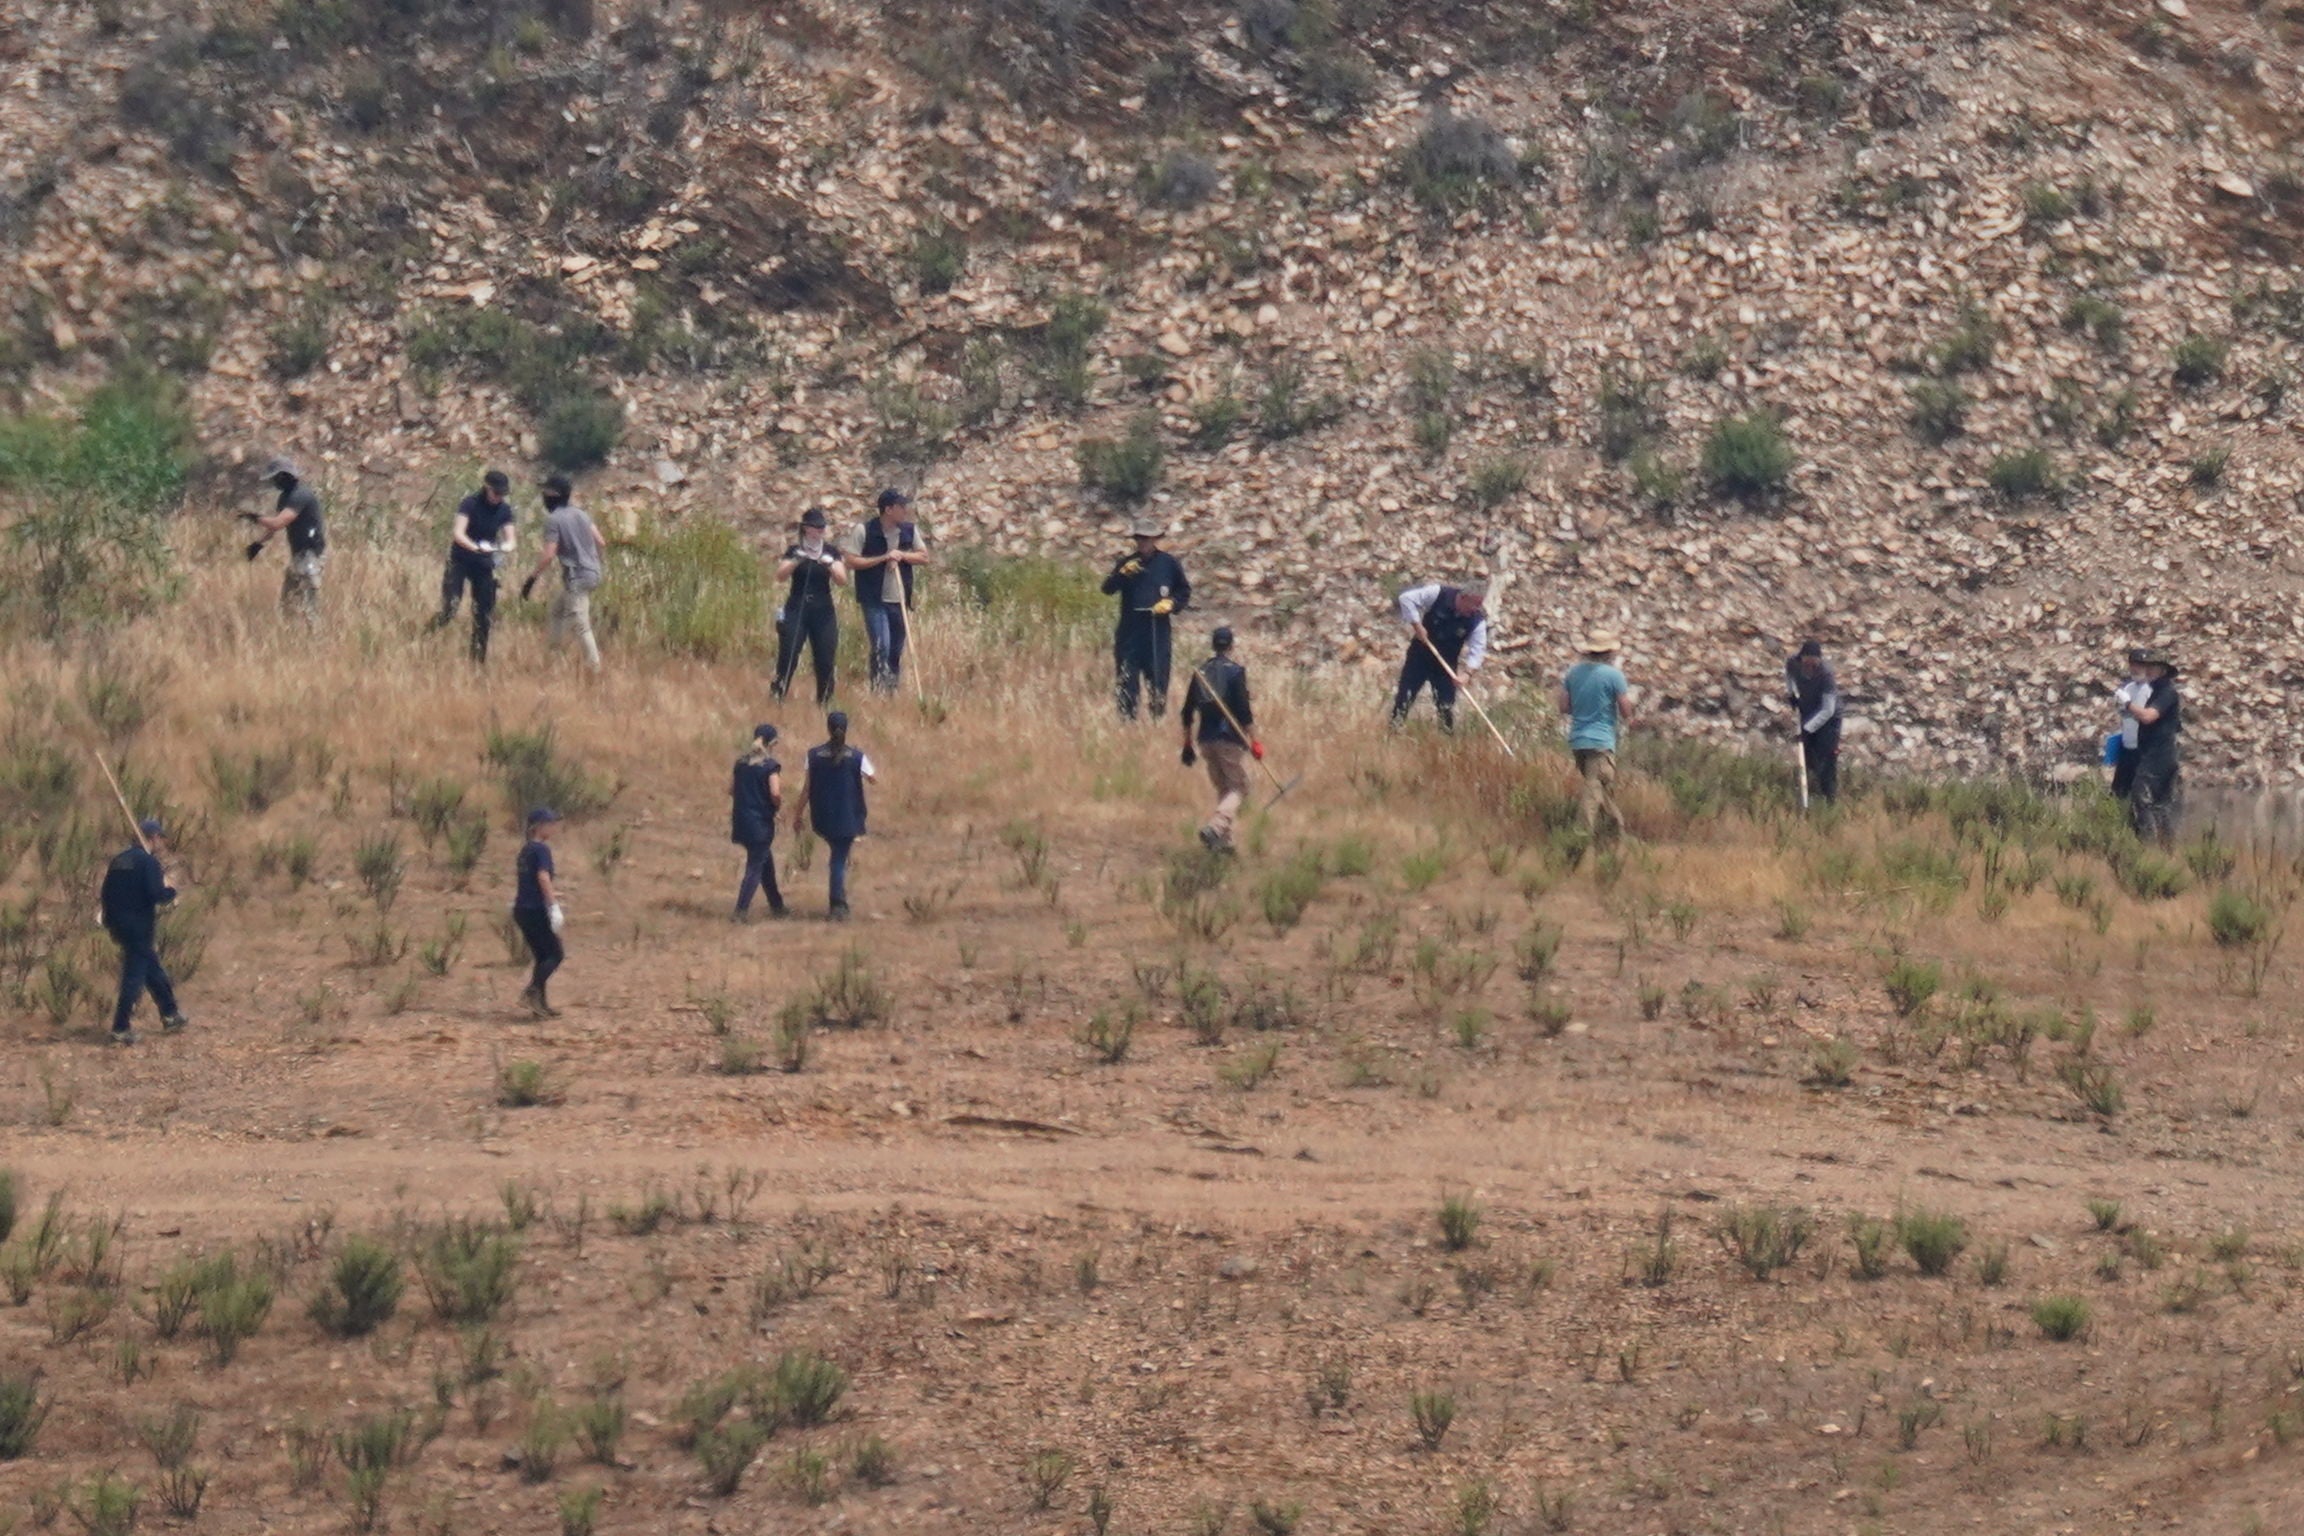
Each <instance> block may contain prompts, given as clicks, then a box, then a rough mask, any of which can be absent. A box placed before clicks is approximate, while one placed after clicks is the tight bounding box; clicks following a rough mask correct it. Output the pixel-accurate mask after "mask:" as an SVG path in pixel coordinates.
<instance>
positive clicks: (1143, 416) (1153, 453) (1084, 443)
mask: <svg viewBox="0 0 2304 1536" xmlns="http://www.w3.org/2000/svg"><path fill="white" fill-rule="evenodd" d="M1075 456H1076V457H1077V459H1078V460H1079V464H1080V483H1081V484H1082V485H1083V486H1086V487H1087V488H1088V489H1089V490H1092V491H1098V492H1101V493H1102V494H1103V495H1105V496H1106V497H1108V498H1109V499H1111V500H1113V501H1115V502H1119V503H1120V504H1122V505H1124V506H1125V505H1133V504H1134V503H1137V502H1140V501H1142V500H1144V498H1146V497H1147V496H1149V495H1151V494H1152V489H1153V487H1154V486H1156V485H1158V484H1159V483H1160V475H1161V470H1162V468H1163V466H1164V465H1165V463H1166V461H1167V456H1168V454H1167V449H1166V448H1164V447H1163V446H1162V445H1161V442H1160V418H1159V415H1158V413H1156V412H1152V411H1144V412H1140V413H1138V414H1137V415H1136V416H1135V417H1134V418H1133V419H1132V420H1130V422H1129V423H1128V433H1127V435H1126V436H1125V437H1121V438H1118V439H1114V438H1108V437H1089V438H1083V439H1081V441H1080V445H1079V447H1078V448H1077V449H1076V450H1075Z"/></svg>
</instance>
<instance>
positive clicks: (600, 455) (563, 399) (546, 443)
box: [536, 383, 624, 474]
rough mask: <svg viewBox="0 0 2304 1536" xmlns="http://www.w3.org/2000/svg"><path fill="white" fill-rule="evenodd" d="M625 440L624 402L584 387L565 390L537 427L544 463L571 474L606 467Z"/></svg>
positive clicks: (570, 387)
mask: <svg viewBox="0 0 2304 1536" xmlns="http://www.w3.org/2000/svg"><path fill="white" fill-rule="evenodd" d="M623 438H624V402H622V401H621V400H618V399H617V398H616V397H615V396H614V395H611V394H609V393H608V392H607V391H606V390H603V389H600V388H597V387H596V386H594V385H591V384H588V383H583V384H574V385H570V386H568V387H567V388H566V392H565V393H563V394H562V395H561V396H560V398H558V399H557V400H555V401H554V402H553V403H552V405H551V406H550V407H549V408H548V409H547V410H546V411H545V412H544V415H543V417H542V419H541V420H539V421H538V422H537V423H536V439H537V444H538V447H539V449H540V451H541V452H542V454H543V458H544V462H545V463H547V464H549V465H551V466H552V467H553V468H554V469H558V470H565V471H567V472H568V473H570V474H573V473H575V472H576V471H578V470H582V469H590V468H592V467H593V466H594V465H596V464H601V463H605V462H606V461H607V458H608V455H610V454H611V453H614V452H615V451H616V445H617V444H618V443H619V442H621V441H623Z"/></svg>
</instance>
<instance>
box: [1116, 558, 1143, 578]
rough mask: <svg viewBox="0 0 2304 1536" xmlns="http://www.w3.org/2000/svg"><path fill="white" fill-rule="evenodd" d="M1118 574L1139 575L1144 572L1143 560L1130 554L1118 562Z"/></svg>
mask: <svg viewBox="0 0 2304 1536" xmlns="http://www.w3.org/2000/svg"><path fill="white" fill-rule="evenodd" d="M1120 574H1121V575H1123V576H1141V575H1143V574H1144V562H1143V561H1141V560H1139V559H1137V558H1136V557H1135V556H1133V555H1131V556H1129V557H1128V558H1127V559H1125V560H1123V561H1121V562H1120Z"/></svg>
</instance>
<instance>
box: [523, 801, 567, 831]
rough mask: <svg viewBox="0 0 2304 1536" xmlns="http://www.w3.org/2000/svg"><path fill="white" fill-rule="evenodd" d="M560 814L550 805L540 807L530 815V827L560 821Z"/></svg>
mask: <svg viewBox="0 0 2304 1536" xmlns="http://www.w3.org/2000/svg"><path fill="white" fill-rule="evenodd" d="M559 819H560V813H559V812H558V811H556V810H554V809H552V807H550V806H548V805H540V806H538V807H536V809H534V810H532V811H530V812H529V813H528V825H530V826H532V827H533V826H539V825H541V824H542V823H544V822H547V821H558V820H559Z"/></svg>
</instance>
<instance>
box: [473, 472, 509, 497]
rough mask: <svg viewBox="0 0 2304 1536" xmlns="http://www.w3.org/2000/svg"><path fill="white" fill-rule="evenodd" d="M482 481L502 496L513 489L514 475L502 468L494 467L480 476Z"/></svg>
mask: <svg viewBox="0 0 2304 1536" xmlns="http://www.w3.org/2000/svg"><path fill="white" fill-rule="evenodd" d="M480 483H481V484H482V485H484V486H486V487H488V489H490V490H492V491H494V492H495V493H496V494H497V495H499V496H502V495H504V494H505V493H506V492H508V491H510V490H511V489H512V477H511V476H510V475H508V474H506V473H504V471H502V470H500V469H492V470H490V471H488V473H486V474H484V475H482V476H481V477H480Z"/></svg>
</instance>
